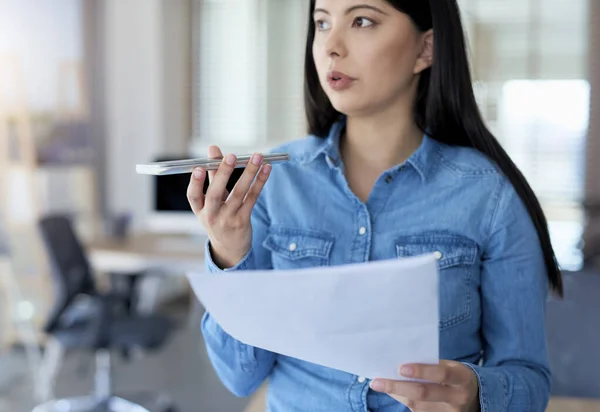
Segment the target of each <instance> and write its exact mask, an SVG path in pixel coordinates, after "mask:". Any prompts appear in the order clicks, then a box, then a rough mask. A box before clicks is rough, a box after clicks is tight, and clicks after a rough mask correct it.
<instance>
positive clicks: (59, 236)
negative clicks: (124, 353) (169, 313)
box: [33, 215, 176, 412]
mask: <svg viewBox="0 0 600 412" xmlns="http://www.w3.org/2000/svg"><path fill="white" fill-rule="evenodd" d="M39 228H40V232H41V235H42V238H43V240H44V244H45V247H46V249H47V251H48V255H49V258H50V261H51V263H52V268H53V270H52V277H53V284H54V287H55V291H56V300H55V304H54V308H53V310H52V311H51V314H50V316H49V317H48V319H47V322H46V325H45V326H44V331H45V332H46V333H47V334H48V337H49V339H52V340H53V341H56V342H59V344H60V346H61V347H62V348H63V349H65V350H68V349H84V350H90V351H93V352H94V353H95V358H96V371H95V379H94V391H93V393H92V394H90V395H87V396H81V397H77V398H71V399H54V400H50V401H47V402H45V403H43V404H41V405H38V406H37V407H36V408H34V409H33V412H50V411H52V412H54V411H61V412H62V411H69V412H75V411H82V412H83V411H85V412H92V411H93V412H121V411H132V412H150V411H149V410H148V409H146V408H144V407H142V406H141V405H138V404H135V403H133V402H131V401H128V400H126V399H124V398H120V397H117V396H114V395H113V394H112V391H111V390H112V388H111V356H110V351H111V350H115V349H116V350H123V349H131V348H140V349H145V350H152V349H158V348H160V347H161V346H162V345H163V344H164V343H165V341H166V339H167V337H168V336H169V335H170V333H171V331H172V330H173V326H174V323H173V322H172V321H171V320H170V319H167V318H165V317H163V316H160V315H155V314H152V315H147V316H138V315H135V314H131V313H128V312H127V310H126V307H127V303H126V302H127V299H128V296H120V295H118V294H114V293H113V294H101V293H99V292H98V291H97V290H96V287H95V285H94V279H93V276H92V270H91V266H90V264H89V262H88V259H87V256H86V253H85V250H84V248H83V247H82V245H81V243H80V241H79V239H78V238H77V235H76V233H75V231H74V229H73V226H72V224H71V222H70V220H69V218H68V217H66V216H60V215H55V216H47V217H44V218H42V219H41V220H40V222H39ZM82 297H84V298H85V299H84V300H85V302H86V303H88V304H87V305H81V304H80V303H81V302H82ZM82 308H84V309H82ZM167 403H168V404H167V405H164V408H163V409H161V410H160V412H173V411H175V410H176V409H175V407H174V405H172V404H171V402H170V401H168V402H167Z"/></svg>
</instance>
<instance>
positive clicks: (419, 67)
mask: <svg viewBox="0 0 600 412" xmlns="http://www.w3.org/2000/svg"><path fill="white" fill-rule="evenodd" d="M419 42H420V53H419V55H418V56H417V61H416V63H415V69H414V73H415V74H419V73H421V72H422V71H423V70H425V69H428V68H430V67H431V65H432V64H433V59H434V55H433V51H434V47H433V42H434V36H433V29H430V30H427V31H426V32H425V33H423V34H421V37H420V39H419Z"/></svg>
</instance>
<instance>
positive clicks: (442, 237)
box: [396, 233, 477, 269]
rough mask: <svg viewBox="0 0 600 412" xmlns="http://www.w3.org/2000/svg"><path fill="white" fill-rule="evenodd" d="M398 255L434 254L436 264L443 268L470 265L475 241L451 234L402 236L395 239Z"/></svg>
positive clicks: (474, 254) (475, 253)
mask: <svg viewBox="0 0 600 412" xmlns="http://www.w3.org/2000/svg"><path fill="white" fill-rule="evenodd" d="M396 252H397V255H398V257H409V256H419V255H427V254H435V255H436V258H437V259H438V266H439V268H440V269H444V268H447V267H451V266H457V265H472V264H474V263H475V259H476V258H477V243H475V242H474V241H473V240H471V239H469V238H467V237H464V236H460V235H452V234H437V233H436V234H423V235H412V236H404V237H401V238H398V239H397V240H396Z"/></svg>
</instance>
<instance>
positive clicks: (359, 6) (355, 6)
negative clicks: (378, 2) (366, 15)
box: [313, 4, 388, 16]
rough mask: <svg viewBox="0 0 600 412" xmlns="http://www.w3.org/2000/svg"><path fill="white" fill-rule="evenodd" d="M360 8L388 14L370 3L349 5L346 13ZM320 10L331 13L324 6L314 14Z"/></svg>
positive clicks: (315, 11)
mask: <svg viewBox="0 0 600 412" xmlns="http://www.w3.org/2000/svg"><path fill="white" fill-rule="evenodd" d="M358 9H369V10H373V11H375V12H377V13H380V14H385V15H386V16H387V15H388V14H387V13H386V12H384V11H383V10H381V9H379V8H377V7H375V6H371V5H370V4H356V5H354V6H351V7H348V8H347V9H346V12H345V14H350V13H352V12H353V11H354V10H358ZM319 12H320V13H325V14H330V13H329V12H328V11H327V10H325V9H322V8H317V9H315V10H314V11H313V14H316V13H319Z"/></svg>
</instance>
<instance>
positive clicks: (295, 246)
mask: <svg viewBox="0 0 600 412" xmlns="http://www.w3.org/2000/svg"><path fill="white" fill-rule="evenodd" d="M297 247H298V245H297V244H295V243H290V246H289V249H290V252H293V251H294V250H296V248H297Z"/></svg>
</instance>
